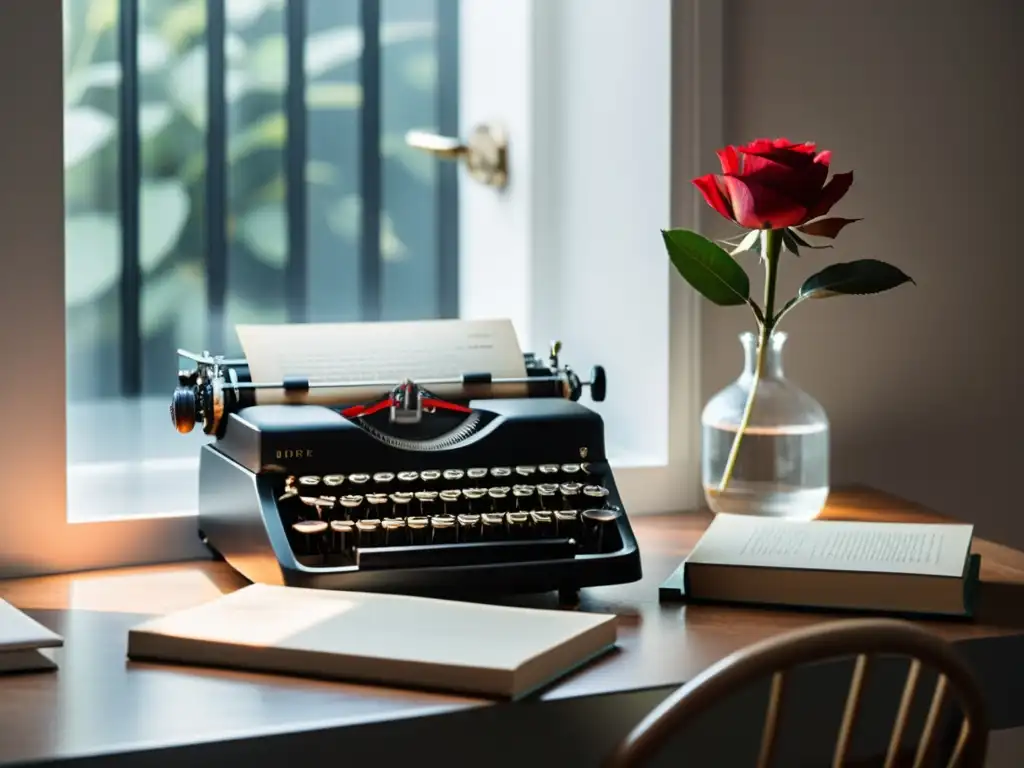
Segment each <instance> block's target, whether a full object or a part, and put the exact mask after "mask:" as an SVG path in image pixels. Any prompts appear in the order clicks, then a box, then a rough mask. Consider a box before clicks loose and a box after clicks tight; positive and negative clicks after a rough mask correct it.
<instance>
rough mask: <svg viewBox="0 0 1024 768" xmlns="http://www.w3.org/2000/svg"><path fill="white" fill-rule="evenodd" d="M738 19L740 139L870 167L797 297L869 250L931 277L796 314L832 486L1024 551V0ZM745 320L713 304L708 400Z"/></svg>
mask: <svg viewBox="0 0 1024 768" xmlns="http://www.w3.org/2000/svg"><path fill="white" fill-rule="evenodd" d="M724 26H725V30H726V43H725V53H724V56H725V60H724V72H725V84H726V90H725V103H724V125H725V134H726V136H725V138H726V140H727V141H728V142H729V143H738V142H743V141H746V140H748V139H752V138H755V137H758V136H787V137H789V138H791V139H794V140H804V139H809V140H815V141H817V142H818V143H819V145H820V146H821V147H822V148H829V149H832V150H833V152H834V155H833V163H834V167H835V168H836V169H837V170H840V171H842V170H849V169H853V170H854V171H855V181H854V185H853V188H852V190H851V191H850V193H849V194H848V195H847V197H846V198H845V199H844V200H843V201H842V202H841V203H840V204H839V205H838V206H837V207H836V209H835V213H836V214H837V215H843V216H850V217H858V216H863V217H864V219H865V220H864V221H862V222H859V223H857V224H854V225H852V226H851V227H850V228H848V229H847V230H846V231H845V232H844V233H843V234H842V236H841V237H840V239H839V241H838V245H837V247H836V249H834V250H832V251H818V252H812V253H808V254H807V255H805V256H803V258H802V259H801V260H799V261H797V260H796V259H794V258H791V257H787V258H786V259H785V260H784V267H783V269H784V276H783V278H782V282H783V286H784V287H783V292H784V293H787V294H791V293H792V291H793V290H795V288H796V286H797V285H798V284H799V281H800V280H802V279H803V278H804V277H805V276H807V275H808V274H810V273H811V272H812V271H816V270H817V269H819V268H820V267H821V266H822V265H824V264H825V263H826V261H830V260H848V259H854V258H861V257H874V258H880V259H885V260H888V261H891V262H893V263H894V264H897V265H898V266H900V267H901V268H903V269H904V270H905V271H906V272H908V273H909V274H910V275H911V276H912V277H914V278H915V280H916V281H917V283H918V285H917V287H903V288H900V289H898V290H896V291H894V292H891V293H888V294H883V295H881V296H877V297H867V298H849V299H847V298H840V299H833V300H830V301H825V302H815V303H814V304H813V305H811V306H804V307H802V311H796V312H794V313H793V314H791V315H789V318H788V319H787V326H788V330H789V331H790V342H789V343H788V344H787V350H786V354H787V367H788V371H789V373H790V374H791V375H792V377H793V378H794V379H796V380H797V381H799V382H800V383H801V384H802V385H803V386H804V387H805V388H806V389H807V390H808V391H810V392H811V393H813V394H814V395H815V396H816V397H818V398H819V399H820V400H821V402H822V403H823V404H824V406H825V407H826V408H827V409H828V412H829V414H830V416H831V419H832V424H833V451H834V460H833V473H834V479H835V480H836V481H837V482H849V481H860V482H868V483H870V484H872V485H874V486H877V487H879V488H883V489H885V490H888V491H892V492H895V493H899V494H902V495H905V496H907V497H910V498H912V499H914V500H916V501H919V502H922V503H925V504H928V505H930V506H932V507H933V508H935V509H938V510H940V511H942V512H946V513H948V514H952V515H955V516H958V517H961V518H964V519H967V520H970V521H973V522H974V523H976V524H977V526H978V531H979V532H980V533H981V534H982V535H985V536H988V537H993V538H996V539H1002V540H1005V541H1006V542H1008V543H1013V544H1015V545H1017V546H1022V545H1024V509H1022V508H1021V507H1022V505H1021V503H1020V498H1021V496H1020V492H1019V484H1018V482H1019V481H1018V477H1020V476H1021V474H1022V473H1024V461H1022V460H1024V441H1022V433H1024V415H1022V414H1024V391H1022V390H1021V384H1022V383H1024V380H1022V376H1021V364H1020V360H1019V357H1020V354H1021V350H1022V349H1024V343H1022V342H1024V334H1022V330H1024V329H1022V325H1021V323H1019V322H1018V321H1017V320H1016V317H1018V316H1020V315H1021V314H1022V313H1024V306H1022V302H1021V301H1020V299H1019V298H1018V297H1019V296H1020V295H1021V292H1022V289H1024V284H1022V280H1021V277H1022V272H1024V270H1022V267H1021V263H1022V261H1024V238H1022V237H1021V235H1020V234H1019V232H1020V226H1021V222H1022V219H1024V217H1022V213H1024V210H1022V203H1024V200H1022V194H1021V190H1022V188H1024V183H1022V181H1021V173H1022V171H1021V167H1020V166H1021V163H1020V158H1019V152H1020V147H1021V144H1022V143H1024V132H1022V119H1021V118H1022V117H1024V109H1022V106H1021V105H1022V99H1024V97H1022V93H1024V90H1022V87H1021V81H1022V76H1024V46H1022V45H1021V43H1020V41H1021V40H1022V39H1024V3H1022V2H1020V0H971V2H965V0H827V1H825V0H771V2H765V0H726V5H725V24H724ZM715 166H716V160H715V158H714V156H709V157H707V158H706V168H704V169H703V170H702V172H708V171H711V170H715V169H716V168H715ZM681 183H687V181H686V180H683V181H682V182H681ZM748 266H750V268H751V270H752V271H753V273H758V269H759V268H758V267H757V266H756V264H755V263H754V262H752V261H751V262H748ZM758 274H759V273H758ZM759 283H760V281H758V286H757V290H758V291H760V284H759ZM749 327H750V320H749V319H748V315H747V314H746V313H745V312H744V311H743V310H741V309H719V308H714V307H708V306H706V307H705V311H704V314H703V331H702V362H703V373H702V396H703V397H704V398H705V399H706V398H707V397H709V396H711V395H712V394H713V393H714V392H715V391H716V390H717V389H718V388H720V387H721V386H723V385H724V384H725V383H726V382H727V381H728V380H729V379H730V378H731V377H733V376H735V375H736V374H737V373H738V371H739V365H740V348H739V344H738V342H737V340H736V335H737V334H738V333H739V332H740V331H741V330H744V329H747V328H749Z"/></svg>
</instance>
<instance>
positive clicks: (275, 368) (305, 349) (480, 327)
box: [236, 320, 526, 404]
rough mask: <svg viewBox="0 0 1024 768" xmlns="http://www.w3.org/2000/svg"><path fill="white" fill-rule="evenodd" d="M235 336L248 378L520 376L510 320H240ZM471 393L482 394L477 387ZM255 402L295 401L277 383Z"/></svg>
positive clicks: (440, 390)
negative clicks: (246, 322)
mask: <svg viewBox="0 0 1024 768" xmlns="http://www.w3.org/2000/svg"><path fill="white" fill-rule="evenodd" d="M236 331H237V333H238V338H239V341H240V342H241V345H242V349H243V351H244V353H245V357H246V360H247V362H248V364H249V372H250V375H251V377H252V380H253V381H259V382H278V381H281V380H282V379H284V378H285V377H288V376H301V377H303V378H306V379H309V381H310V382H311V383H316V382H333V381H339V382H340V381H344V382H378V383H379V382H393V383H394V384H398V383H400V382H401V381H404V380H406V379H411V380H412V381H416V382H419V381H423V382H426V381H428V380H430V379H451V378H456V379H457V378H458V377H461V376H462V375H463V374H466V373H481V372H482V373H490V374H491V376H492V377H493V378H496V379H497V378H522V377H523V376H525V375H526V369H525V365H524V362H523V353H522V349H521V348H520V346H519V340H518V339H517V337H516V332H515V328H514V327H513V325H512V322H511V321H509V320H424V321H415V322H391V323H300V324H286V325H239V326H237V327H236ZM424 386H426V387H427V388H428V389H429V390H431V391H432V392H434V393H435V394H436V395H438V396H439V397H446V398H457V397H460V396H462V395H464V394H467V393H466V391H465V390H464V388H463V387H462V386H461V385H458V384H456V385H430V384H425V385H424ZM505 390H506V391H505V392H504V393H503V394H504V395H505V396H509V395H518V394H525V387H523V386H522V385H518V384H517V385H512V386H510V387H505ZM471 394H473V395H476V396H479V395H480V394H482V393H481V392H480V390H476V391H474V392H473V393H471ZM380 395H381V388H380V386H372V387H367V388H366V389H365V390H361V389H359V388H356V389H347V390H345V391H344V393H343V392H342V391H341V390H338V389H332V388H318V389H312V390H310V393H309V394H308V395H305V396H303V397H302V401H303V402H309V403H323V404H332V403H337V402H339V401H341V400H345V401H349V402H359V401H364V400H369V399H372V398H375V397H379V396H380ZM256 399H257V402H258V403H261V404H267V403H283V402H294V397H289V396H287V395H285V393H283V392H281V391H279V390H276V389H265V390H259V391H258V392H257V397H256Z"/></svg>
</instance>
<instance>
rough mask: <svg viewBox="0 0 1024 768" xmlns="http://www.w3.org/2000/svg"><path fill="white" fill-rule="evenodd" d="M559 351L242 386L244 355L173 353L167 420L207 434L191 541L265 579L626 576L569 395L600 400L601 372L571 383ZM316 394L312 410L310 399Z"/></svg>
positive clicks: (628, 554) (458, 586)
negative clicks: (409, 371) (432, 372)
mask: <svg viewBox="0 0 1024 768" xmlns="http://www.w3.org/2000/svg"><path fill="white" fill-rule="evenodd" d="M559 354H560V350H559V346H558V345H557V344H555V345H553V346H552V350H551V354H550V355H549V357H548V360H547V361H546V362H542V361H541V360H539V359H538V358H537V357H536V356H534V355H530V354H527V355H523V369H524V370H525V376H513V377H502V376H494V375H491V374H490V373H488V372H486V371H483V372H476V371H469V372H466V373H464V374H461V375H458V376H454V377H453V376H448V377H434V378H429V377H428V378H425V379H420V380H413V379H408V378H407V379H403V380H396V381H384V380H380V381H377V380H368V379H367V378H365V377H360V378H357V379H356V380H353V381H347V380H337V379H333V380H327V379H323V378H321V379H316V378H314V377H305V376H302V375H290V376H286V377H282V378H281V380H275V381H252V379H251V373H250V368H249V365H248V361H246V360H227V359H222V358H218V357H214V356H210V355H208V354H203V355H194V354H192V353H189V352H185V351H184V350H179V355H181V356H182V357H183V358H185V359H187V360H190V361H191V362H192V363H193V364H194V368H193V369H190V370H183V371H181V372H180V374H179V381H178V388H177V389H176V390H175V393H174V396H173V399H172V404H171V417H172V421H173V423H174V426H175V428H176V429H177V430H178V431H180V432H188V431H191V430H192V429H193V428H194V427H195V426H200V425H201V428H202V429H203V431H204V432H206V433H207V434H210V435H212V436H213V437H214V440H213V441H212V442H210V443H209V444H207V445H204V446H203V447H202V448H201V449H200V450H201V457H200V478H199V535H200V537H201V538H202V540H203V541H204V542H205V543H206V545H207V546H208V547H209V548H210V549H211V550H212V551H213V553H214V554H215V555H217V556H219V557H222V558H223V559H225V560H226V561H227V562H228V564H230V565H231V566H232V567H233V568H235V569H236V570H238V571H239V572H240V573H242V574H243V575H244V576H246V577H247V578H249V579H250V580H252V581H256V582H263V583H272V584H286V585H293V586H303V587H316V588H327V589H352V590H364V591H384V592H403V593H409V594H413V593H420V594H452V595H457V594H479V593H484V594H487V593H503V592H504V593H507V592H545V591H550V590H558V591H560V592H561V593H563V594H564V593H571V592H574V591H576V590H578V589H580V588H582V587H588V586H597V585H603V584H617V583H624V582H631V581H636V580H638V579H639V578H640V576H641V569H640V555H639V551H638V548H637V543H636V540H635V538H634V535H633V532H632V529H631V527H630V525H629V520H628V517H627V515H626V510H625V509H624V507H623V504H622V500H621V499H620V498H619V495H618V491H617V489H616V487H615V482H614V478H613V476H612V472H611V469H610V467H609V465H608V462H607V459H606V456H605V446H604V427H603V422H602V419H601V417H600V415H599V414H598V413H596V412H595V411H593V410H591V409H590V408H587V407H586V406H585V405H583V404H582V403H581V402H579V400H580V398H581V395H582V393H583V392H584V391H585V390H589V393H590V396H591V398H592V399H593V400H595V401H600V400H602V399H603V398H604V395H605V389H606V380H605V375H604V372H603V370H601V369H600V368H599V367H598V368H595V369H594V370H593V371H592V372H591V374H590V377H589V379H587V380H586V381H584V380H582V379H581V378H580V377H579V376H577V375H576V374H575V373H574V372H573V371H572V370H571V369H570V368H569V367H568V366H564V365H562V364H561V362H560V360H559ZM328 389H329V390H330V391H331V393H332V395H331V397H332V401H331V402H329V403H325V402H324V401H323V399H322V398H320V399H317V398H315V397H311V396H310V395H311V393H315V392H317V391H318V390H328ZM442 389H443V390H444V391H445V392H446V393H448V394H449V395H450V393H452V392H456V393H459V394H460V395H461V396H456V397H452V396H441V395H439V394H437V392H435V390H442ZM271 392H273V393H276V395H275V396H273V397H268V398H260V397H259V395H260V393H271ZM349 392H351V393H352V395H351V396H348V395H347V394H346V393H349ZM369 393H375V395H374V396H373V397H371V398H369V399H366V395H367V394H369ZM261 400H270V401H271V402H261Z"/></svg>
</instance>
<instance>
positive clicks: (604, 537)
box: [582, 509, 619, 553]
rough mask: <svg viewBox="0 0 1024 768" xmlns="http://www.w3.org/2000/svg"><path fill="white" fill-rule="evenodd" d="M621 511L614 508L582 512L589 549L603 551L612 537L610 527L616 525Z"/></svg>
mask: <svg viewBox="0 0 1024 768" xmlns="http://www.w3.org/2000/svg"><path fill="white" fill-rule="evenodd" d="M618 516H619V513H618V511H617V510H614V509H588V510H586V511H585V512H584V513H583V514H582V518H583V537H584V539H585V542H586V547H587V550H589V551H590V552H597V553H601V552H604V551H605V544H606V543H609V542H608V539H610V538H611V534H609V533H608V532H607V531H608V528H609V527H610V526H614V525H615V521H616V519H617V518H618Z"/></svg>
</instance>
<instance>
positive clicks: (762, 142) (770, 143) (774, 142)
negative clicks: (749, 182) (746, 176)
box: [739, 139, 815, 155]
mask: <svg viewBox="0 0 1024 768" xmlns="http://www.w3.org/2000/svg"><path fill="white" fill-rule="evenodd" d="M774 149H792V150H795V151H797V152H801V153H803V154H810V155H813V154H814V149H815V145H814V142H810V141H805V142H803V143H801V144H796V143H794V142H792V141H790V140H789V139H754V140H753V141H752V142H750V143H749V144H747V145H746V146H743V147H740V148H739V150H740V152H771V151H772V150H774Z"/></svg>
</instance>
